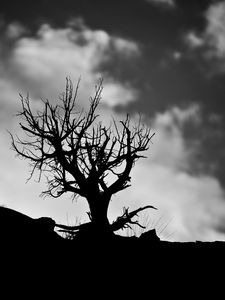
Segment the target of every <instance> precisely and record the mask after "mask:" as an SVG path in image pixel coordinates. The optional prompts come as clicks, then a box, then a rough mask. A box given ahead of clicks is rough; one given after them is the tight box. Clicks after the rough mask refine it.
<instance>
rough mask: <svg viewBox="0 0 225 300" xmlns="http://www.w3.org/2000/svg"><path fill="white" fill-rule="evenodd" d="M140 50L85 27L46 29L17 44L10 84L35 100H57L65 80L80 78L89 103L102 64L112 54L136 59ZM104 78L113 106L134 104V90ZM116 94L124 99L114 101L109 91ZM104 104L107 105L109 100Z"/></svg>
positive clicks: (14, 51) (125, 41)
mask: <svg viewBox="0 0 225 300" xmlns="http://www.w3.org/2000/svg"><path fill="white" fill-rule="evenodd" d="M138 49H139V48H138V45H136V44H135V43H134V42H131V41H128V40H125V39H123V38H119V37H113V36H110V35H109V34H107V33H106V32H105V31H102V30H90V29H89V28H86V27H82V28H81V29H79V30H77V29H76V30H75V29H74V28H72V27H68V28H65V29H53V28H51V27H50V26H49V25H43V26H41V28H40V30H39V31H38V33H37V37H24V38H20V39H19V40H18V41H17V43H16V44H15V47H14V50H13V52H12V54H11V57H10V62H9V64H10V66H8V73H9V76H10V79H11V80H12V79H14V80H16V81H17V82H19V85H20V86H21V89H22V87H23V89H24V91H25V92H27V91H28V90H29V91H31V92H32V94H31V96H33V97H34V98H40V97H52V98H55V97H57V96H58V93H60V92H61V91H62V90H63V88H64V82H65V77H66V76H70V77H71V78H72V79H73V80H74V81H75V82H76V81H77V80H78V78H79V77H80V76H81V77H82V78H83V79H82V83H81V90H82V98H85V96H86V98H87V100H88V98H89V95H90V93H91V91H90V86H93V83H94V82H96V80H97V78H98V77H99V76H100V74H99V68H100V67H101V65H102V63H104V62H105V61H108V60H109V59H111V57H112V55H113V54H116V55H120V56H122V57H124V58H127V57H128V56H129V57H131V56H132V55H134V56H136V55H137V54H138V53H139V52H138V51H139V50H138ZM102 75H103V76H104V77H105V78H106V80H105V89H106V91H107V99H109V104H110V105H111V106H112V104H113V103H114V104H119V102H120V101H121V104H122V105H124V104H126V103H127V102H129V101H133V100H134V96H135V95H136V94H135V93H134V94H132V93H131V91H132V88H130V87H129V86H126V87H125V86H122V85H121V84H120V83H119V82H117V81H116V80H115V79H114V78H112V77H110V76H109V75H108V74H104V73H103V74H102ZM46 82H48V84H46ZM82 87H83V88H82ZM87 87H89V89H88V90H87ZM115 90H117V94H118V95H123V97H121V98H118V99H117V100H116V99H115V100H113V101H111V99H110V91H111V92H112V98H114V97H115ZM52 91H54V92H53V94H52ZM103 101H105V104H107V100H104V99H103Z"/></svg>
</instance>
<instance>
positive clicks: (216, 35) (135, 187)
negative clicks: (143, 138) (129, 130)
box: [0, 0, 225, 241]
mask: <svg viewBox="0 0 225 300" xmlns="http://www.w3.org/2000/svg"><path fill="white" fill-rule="evenodd" d="M4 2H5V3H4ZM66 76H70V77H71V79H72V80H73V82H74V84H76V82H77V80H78V78H79V77H80V76H81V85H80V90H79V93H78V101H79V103H80V105H82V106H83V107H84V108H87V107H88V99H89V97H90V96H91V95H92V94H93V91H94V85H95V83H96V81H97V79H98V78H99V76H102V77H103V78H104V90H103V94H102V96H103V99H102V104H101V107H100V112H101V116H102V117H103V119H105V120H108V118H109V117H111V116H114V117H116V118H123V117H124V115H125V114H126V113H127V112H128V113H130V115H131V116H133V117H134V118H135V116H136V115H137V113H141V114H142V115H143V116H144V119H145V121H146V123H147V124H148V126H150V127H151V129H152V132H155V133H156V135H155V137H154V139H153V143H152V144H151V145H150V148H149V150H148V152H147V153H146V155H147V156H148V158H147V159H145V160H142V161H139V162H138V163H137V164H136V166H135V167H134V169H133V171H132V174H131V175H132V187H131V188H129V189H127V190H126V191H123V192H121V193H119V194H118V195H116V196H115V197H113V201H112V203H111V204H110V208H109V217H110V218H111V219H114V218H116V216H117V215H118V214H121V213H122V207H123V206H130V208H137V207H139V206H141V205H145V204H150V205H155V206H156V207H158V211H157V212H150V211H149V216H148V217H149V218H150V225H151V226H153V227H154V226H156V228H157V230H158V233H159V234H161V237H162V238H165V239H169V240H178V241H192V240H202V241H203V240H210V241H211V240H225V199H224V187H225V171H224V163H225V139H224V137H225V130H224V128H225V120H224V110H225V106H224V97H225V84H224V82H225V1H216V0H215V1H213V0H211V1H210V0H188V1H182V0H177V1H176V0H123V1H121V0H120V1H119V0H118V1H117V0H114V1H99V0H96V1H91V0H82V1H81V0H80V1H79V0H78V1H72V0H64V1H57V0H54V1H51V0H49V1H47V0H46V1H45V0H40V1H35V2H33V1H25V0H21V1H10V0H8V1H1V7H0V124H1V126H0V145H1V147H0V204H3V205H6V206H8V207H11V208H14V209H17V210H19V211H21V212H23V213H26V214H28V215H30V216H32V217H40V216H50V217H52V218H54V219H55V220H56V221H57V222H62V223H67V222H69V223H74V222H75V217H76V216H80V217H81V219H82V220H84V219H85V216H86V211H87V210H88V208H87V206H86V203H85V201H83V199H78V200H77V202H75V203H72V202H71V199H70V198H69V197H64V198H63V199H58V200H55V199H49V198H48V199H43V198H40V197H39V194H40V193H41V191H42V190H44V189H45V184H44V182H42V183H41V184H38V183H36V182H35V181H30V182H29V183H27V184H26V179H27V177H28V171H29V168H28V165H27V162H26V161H21V160H19V159H18V158H15V153H14V152H13V151H11V150H10V139H9V135H8V133H7V130H10V131H12V132H13V133H18V132H19V126H18V122H19V120H18V119H17V118H16V117H14V115H15V114H16V112H17V111H18V110H19V108H20V101H19V93H22V94H23V95H26V94H27V93H29V95H30V98H31V100H32V104H33V107H34V108H35V107H39V106H40V98H48V99H49V100H50V101H52V102H54V101H56V100H57V97H58V95H59V94H60V93H61V92H63V90H64V87H65V78H66ZM143 218H144V217H143ZM167 223H168V226H166V225H167ZM164 227H166V228H165V229H164Z"/></svg>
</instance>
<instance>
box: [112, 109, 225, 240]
mask: <svg viewBox="0 0 225 300" xmlns="http://www.w3.org/2000/svg"><path fill="white" fill-rule="evenodd" d="M199 118H201V113H200V107H199V106H198V105H195V104H193V105H191V106H190V107H187V108H183V109H181V108H179V107H172V108H171V109H169V110H167V111H165V112H164V113H157V114H156V115H155V117H154V119H153V120H152V128H153V129H154V131H155V132H156V136H155V138H154V140H153V145H151V146H150V149H149V150H148V152H147V153H146V155H147V157H148V158H147V159H143V160H142V161H139V162H137V164H136V166H135V168H134V169H133V171H132V182H131V183H132V186H131V187H130V188H129V189H127V190H125V191H124V192H123V193H122V192H121V195H118V196H115V200H114V203H112V207H113V209H114V211H115V213H114V216H115V215H116V214H118V213H119V211H121V209H122V206H129V207H130V208H137V207H139V206H143V205H147V204H150V205H154V206H156V207H157V208H158V211H156V212H155V211H154V212H151V211H150V212H149V216H150V219H152V223H154V224H157V223H158V225H157V227H156V229H157V228H158V229H159V226H161V225H162V224H161V221H160V218H162V217H163V218H165V217H166V218H167V219H169V220H172V221H171V222H170V223H169V224H168V226H167V228H166V229H165V230H164V232H163V233H162V237H161V238H163V237H166V236H171V239H172V240H177V241H195V240H207V241H209V240H220V239H221V240H225V234H223V233H221V232H219V230H217V228H219V226H220V225H223V222H224V217H225V201H224V200H225V199H224V190H223V188H222V187H221V185H220V183H219V181H218V180H217V179H216V178H214V177H213V176H208V175H206V174H198V175H197V174H194V173H193V172H192V169H191V164H192V162H193V160H194V159H196V158H195V154H196V151H198V149H195V148H193V147H194V145H190V144H188V143H187V141H186V139H185V137H184V135H183V130H182V128H183V127H184V126H185V124H187V123H188V122H195V123H196V122H197V123H198V122H199V121H198V119H199ZM196 163H197V162H196ZM119 198H120V199H121V202H122V203H120V202H119V201H120V199H119Z"/></svg>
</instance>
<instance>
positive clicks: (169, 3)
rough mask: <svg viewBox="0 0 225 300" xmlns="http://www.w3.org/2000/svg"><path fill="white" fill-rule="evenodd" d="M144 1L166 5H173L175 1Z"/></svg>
mask: <svg viewBox="0 0 225 300" xmlns="http://www.w3.org/2000/svg"><path fill="white" fill-rule="evenodd" d="M145 1H146V2H149V3H152V4H156V5H163V6H166V7H170V8H171V7H173V8H174V7H175V2H174V0H145Z"/></svg>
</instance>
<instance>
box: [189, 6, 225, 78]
mask: <svg viewBox="0 0 225 300" xmlns="http://www.w3.org/2000/svg"><path fill="white" fill-rule="evenodd" d="M205 20H206V27H205V29H204V31H203V32H201V33H200V32H198V33H197V32H195V31H194V30H192V31H190V32H188V33H187V34H186V36H185V41H186V43H187V44H188V46H189V47H190V48H191V49H192V50H195V49H201V51H202V56H203V58H204V59H205V60H206V61H208V62H212V64H211V66H212V67H213V69H214V71H215V72H224V71H225V2H224V1H219V2H215V3H213V4H211V5H210V6H209V8H208V9H207V11H206V13H205Z"/></svg>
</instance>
